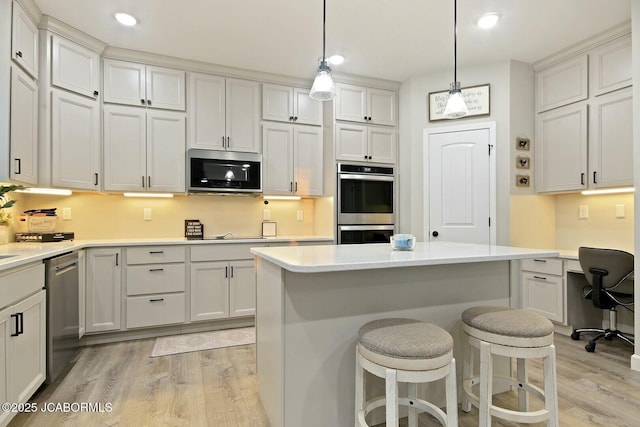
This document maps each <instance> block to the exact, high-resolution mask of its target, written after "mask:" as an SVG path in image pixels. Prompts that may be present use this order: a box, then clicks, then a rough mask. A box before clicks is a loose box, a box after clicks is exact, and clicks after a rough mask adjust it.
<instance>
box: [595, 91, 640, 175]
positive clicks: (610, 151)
mask: <svg viewBox="0 0 640 427" xmlns="http://www.w3.org/2000/svg"><path fill="white" fill-rule="evenodd" d="M590 114H591V116H590V120H589V123H590V126H591V130H590V133H589V162H590V163H591V167H590V176H589V186H590V187H619V186H623V185H633V93H632V88H627V89H622V90H618V91H615V92H611V93H608V94H606V95H602V96H599V97H598V98H596V100H595V101H594V102H593V103H592V104H591V107H590Z"/></svg>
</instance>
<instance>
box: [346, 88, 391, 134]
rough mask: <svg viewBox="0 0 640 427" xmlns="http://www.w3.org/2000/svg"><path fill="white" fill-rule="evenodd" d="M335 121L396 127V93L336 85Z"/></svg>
mask: <svg viewBox="0 0 640 427" xmlns="http://www.w3.org/2000/svg"><path fill="white" fill-rule="evenodd" d="M335 102H336V104H335V105H336V120H346V121H350V122H360V123H371V124H378V125H385V126H396V125H397V113H396V112H397V106H396V104H397V100H396V93H395V92H393V91H389V90H382V89H373V88H367V87H363V86H355V85H349V84H344V83H336V101H335Z"/></svg>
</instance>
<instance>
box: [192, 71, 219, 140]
mask: <svg viewBox="0 0 640 427" xmlns="http://www.w3.org/2000/svg"><path fill="white" fill-rule="evenodd" d="M224 104H225V79H224V77H217V76H212V75H209V74H198V73H190V74H189V148H200V149H209V150H224V149H225V145H226V141H225V136H226V135H225V105H224Z"/></svg>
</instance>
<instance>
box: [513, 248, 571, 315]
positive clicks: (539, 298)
mask: <svg viewBox="0 0 640 427" xmlns="http://www.w3.org/2000/svg"><path fill="white" fill-rule="evenodd" d="M521 270H522V306H523V308H527V309H529V310H532V311H535V312H537V313H540V314H542V315H543V316H545V317H546V318H548V319H549V320H553V321H554V322H559V323H562V322H564V299H563V295H564V291H563V286H564V277H563V267H562V260H560V259H526V260H523V261H522V266H521Z"/></svg>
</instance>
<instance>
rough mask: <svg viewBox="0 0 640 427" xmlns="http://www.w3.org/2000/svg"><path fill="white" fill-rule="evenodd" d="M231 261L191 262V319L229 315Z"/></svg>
mask: <svg viewBox="0 0 640 427" xmlns="http://www.w3.org/2000/svg"><path fill="white" fill-rule="evenodd" d="M228 276H229V263H227V262H198V263H192V264H191V320H192V321H194V322H195V321H198V320H211V319H222V318H226V317H229V277H228Z"/></svg>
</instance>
